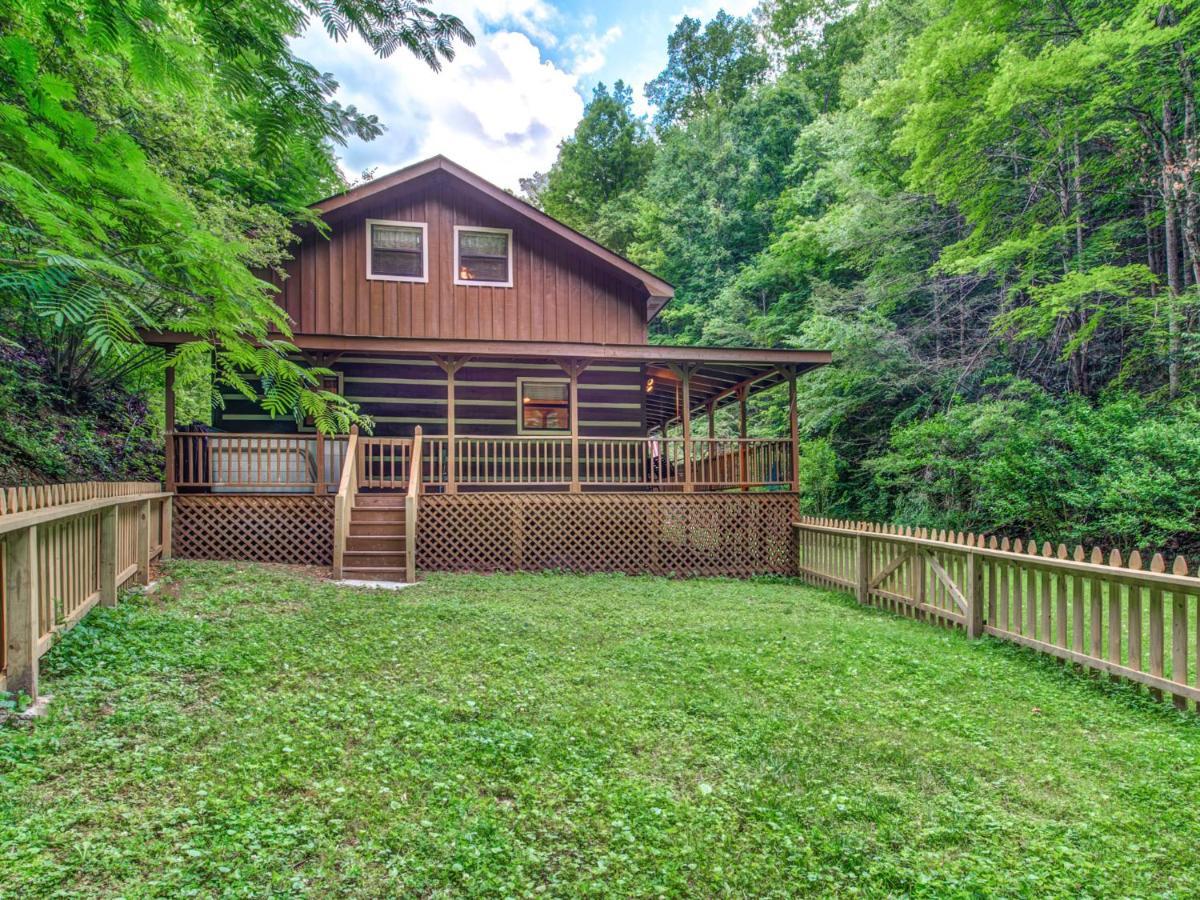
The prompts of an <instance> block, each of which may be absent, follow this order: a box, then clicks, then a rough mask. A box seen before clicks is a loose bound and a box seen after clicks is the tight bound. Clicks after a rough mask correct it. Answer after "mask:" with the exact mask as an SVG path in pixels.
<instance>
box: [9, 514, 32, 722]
mask: <svg viewBox="0 0 1200 900" xmlns="http://www.w3.org/2000/svg"><path fill="white" fill-rule="evenodd" d="M4 605H5V616H6V620H5V623H4V633H5V640H6V641H7V643H8V690H9V691H11V692H12V693H17V692H18V691H24V692H25V693H26V694H28V695H29V697H31V698H32V699H34V700H36V699H37V696H38V651H37V645H38V631H39V623H38V605H39V604H38V579H37V526H35V525H31V526H30V527H29V528H23V529H21V530H20V531H13V532H10V533H9V534H8V535H7V536H6V537H5V539H4Z"/></svg>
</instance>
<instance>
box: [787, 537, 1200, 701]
mask: <svg viewBox="0 0 1200 900" xmlns="http://www.w3.org/2000/svg"><path fill="white" fill-rule="evenodd" d="M794 529H795V535H794V537H795V550H796V554H797V557H796V559H797V568H798V571H799V574H800V576H801V577H802V578H804V579H805V580H807V581H809V582H810V583H812V584H816V585H820V586H823V587H831V588H844V589H846V590H849V591H851V592H853V593H854V594H855V595H856V597H857V599H858V601H859V602H860V603H863V604H870V605H872V606H877V607H881V608H884V609H888V610H891V611H893V612H896V613H899V614H901V615H907V616H912V617H915V618H920V619H924V620H926V621H930V622H932V623H936V624H941V625H945V626H947V627H952V628H961V629H963V630H965V631H966V632H967V634H968V635H970V636H971V637H979V636H981V635H984V634H988V635H992V636H993V637H996V638H999V639H1001V640H1005V641H1010V642H1013V643H1016V644H1020V645H1022V646H1024V647H1029V648H1032V649H1034V650H1037V651H1039V652H1042V653H1047V654H1049V655H1051V656H1054V657H1057V658H1058V659H1062V660H1067V661H1070V662H1073V663H1078V664H1079V665H1081V666H1084V667H1087V668H1090V669H1095V670H1099V671H1102V672H1107V673H1109V674H1110V675H1113V676H1118V677H1121V678H1126V679H1129V680H1130V681H1133V682H1136V683H1138V684H1143V685H1146V686H1147V687H1148V688H1150V690H1151V691H1152V693H1154V695H1155V696H1157V697H1161V696H1162V695H1163V694H1170V695H1171V696H1172V699H1173V702H1174V703H1175V705H1176V706H1177V707H1179V708H1180V709H1184V708H1187V706H1188V701H1189V700H1191V701H1193V702H1200V577H1194V576H1193V575H1191V574H1189V568H1188V563H1187V560H1186V559H1184V558H1183V557H1182V556H1179V557H1176V558H1175V560H1174V561H1173V563H1172V564H1171V565H1170V567H1168V566H1167V564H1166V561H1165V560H1164V558H1163V556H1162V555H1161V554H1158V553H1156V554H1154V555H1153V556H1152V557H1151V559H1150V561H1149V565H1146V563H1145V561H1144V560H1143V559H1142V556H1141V554H1140V553H1139V552H1138V551H1136V550H1135V551H1133V552H1132V553H1130V554H1129V556H1128V557H1123V556H1122V554H1121V553H1120V552H1119V551H1117V550H1113V551H1111V552H1110V553H1108V554H1105V553H1104V552H1103V551H1102V550H1100V549H1099V548H1098V547H1097V548H1093V549H1092V550H1091V551H1090V552H1086V551H1085V550H1084V549H1083V547H1076V548H1075V549H1074V550H1073V551H1069V550H1068V549H1067V547H1066V546H1064V545H1063V544H1059V545H1058V546H1057V547H1052V546H1051V545H1050V544H1049V543H1044V544H1043V545H1042V546H1041V548H1039V547H1038V546H1037V544H1036V542H1034V541H1028V542H1024V543H1023V542H1022V541H1021V540H1019V539H1018V540H1015V541H1010V540H1009V539H1008V538H996V537H993V536H984V535H974V534H962V533H957V534H956V533H953V532H945V531H930V530H928V529H914V528H908V527H900V526H896V525H879V524H874V523H868V522H850V521H844V520H832V519H813V518H804V519H801V520H800V521H799V522H796V523H795V524H794ZM1168 568H1169V571H1168ZM1168 636H1169V639H1168Z"/></svg>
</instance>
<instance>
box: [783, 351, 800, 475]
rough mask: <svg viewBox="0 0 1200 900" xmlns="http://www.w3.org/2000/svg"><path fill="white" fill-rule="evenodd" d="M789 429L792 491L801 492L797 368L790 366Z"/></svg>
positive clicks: (788, 373) (788, 370)
mask: <svg viewBox="0 0 1200 900" xmlns="http://www.w3.org/2000/svg"><path fill="white" fill-rule="evenodd" d="M786 371H787V375H788V427H789V429H790V431H791V438H792V490H793V491H797V492H798V491H799V490H800V428H799V424H798V422H797V420H796V367H795V366H788V367H787V369H786Z"/></svg>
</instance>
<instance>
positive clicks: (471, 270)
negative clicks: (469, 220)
mask: <svg viewBox="0 0 1200 900" xmlns="http://www.w3.org/2000/svg"><path fill="white" fill-rule="evenodd" d="M509 237H510V235H509V233H508V232H507V231H469V230H466V229H462V230H460V231H459V232H458V280H459V281H480V282H484V283H491V284H508V281H509V277H508V275H509V266H508V255H509V251H510V247H509V244H510V241H509Z"/></svg>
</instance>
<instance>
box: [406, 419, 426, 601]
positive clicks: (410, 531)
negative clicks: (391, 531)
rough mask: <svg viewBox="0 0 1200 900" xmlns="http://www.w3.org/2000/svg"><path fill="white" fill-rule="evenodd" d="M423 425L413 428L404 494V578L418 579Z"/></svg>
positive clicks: (409, 581) (410, 581)
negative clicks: (405, 491) (406, 485)
mask: <svg viewBox="0 0 1200 900" xmlns="http://www.w3.org/2000/svg"><path fill="white" fill-rule="evenodd" d="M421 453H422V451H421V426H420V425H418V426H417V427H416V428H415V429H414V430H413V441H412V454H411V455H410V456H409V461H408V493H407V494H406V495H405V496H404V580H405V581H407V582H408V583H409V584H412V583H413V582H414V581H416V580H417V508H418V505H419V503H420V497H421V487H422V478H421V469H422V468H423V467H422V463H421Z"/></svg>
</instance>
